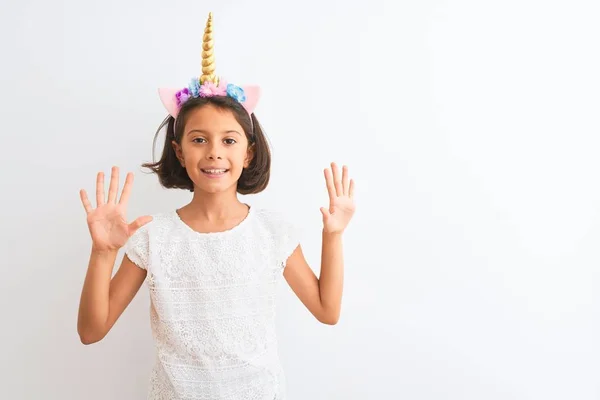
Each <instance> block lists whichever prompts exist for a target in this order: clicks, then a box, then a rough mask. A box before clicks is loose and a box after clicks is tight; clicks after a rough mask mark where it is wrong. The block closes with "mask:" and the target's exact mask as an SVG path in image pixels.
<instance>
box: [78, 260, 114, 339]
mask: <svg viewBox="0 0 600 400" xmlns="http://www.w3.org/2000/svg"><path fill="white" fill-rule="evenodd" d="M116 258H117V251H95V250H93V251H92V253H91V255H90V261H89V265H88V269H87V274H86V277H85V281H84V284H83V290H82V292H81V300H80V303H79V317H78V321H77V331H78V333H79V336H80V337H81V339H82V341H84V342H93V341H95V340H99V339H100V338H101V336H102V335H103V334H104V330H105V326H106V321H107V319H108V315H109V293H110V281H111V276H112V271H113V268H114V265H115V260H116Z"/></svg>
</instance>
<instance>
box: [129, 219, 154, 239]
mask: <svg viewBox="0 0 600 400" xmlns="http://www.w3.org/2000/svg"><path fill="white" fill-rule="evenodd" d="M150 221H152V217H151V216H149V215H145V216H143V217H139V218H138V219H136V220H135V221H133V222H132V223H130V224H129V234H130V235H133V234H134V233H135V231H137V230H138V229H140V228H141V227H142V226H144V225H146V224H147V223H148V222H150Z"/></svg>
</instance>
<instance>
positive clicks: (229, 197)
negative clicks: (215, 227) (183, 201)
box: [182, 188, 248, 221]
mask: <svg viewBox="0 0 600 400" xmlns="http://www.w3.org/2000/svg"><path fill="white" fill-rule="evenodd" d="M182 211H185V212H187V213H189V214H188V215H194V216H195V217H196V218H201V219H204V220H207V221H222V220H227V219H231V218H235V217H236V216H239V215H240V214H246V213H247V212H248V206H246V205H245V204H244V203H242V202H241V201H240V200H239V199H238V197H237V192H236V191H235V188H234V190H233V191H227V192H221V193H206V192H201V191H198V190H194V197H193V198H192V201H191V202H190V203H189V204H188V205H186V206H185V207H183V208H182Z"/></svg>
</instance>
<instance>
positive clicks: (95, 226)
mask: <svg viewBox="0 0 600 400" xmlns="http://www.w3.org/2000/svg"><path fill="white" fill-rule="evenodd" d="M132 185H133V174H131V173H129V174H127V178H126V179H125V185H124V186H123V191H122V193H121V198H120V199H119V201H118V202H117V192H118V189H119V169H118V168H117V167H113V168H112V172H111V177H110V185H109V189H108V200H107V201H105V198H104V173H102V172H99V173H98V176H97V178H96V203H97V206H96V208H93V207H92V204H91V203H90V201H89V199H88V196H87V193H86V192H85V190H81V191H80V196H81V202H82V203H83V207H84V208H85V211H86V213H87V224H88V228H89V230H90V235H91V236H92V243H93V247H94V249H96V250H103V251H104V250H118V249H120V248H121V247H123V246H124V245H125V243H127V240H128V239H129V238H130V237H131V235H133V234H134V233H135V231H137V230H138V229H139V228H140V227H142V226H143V225H145V224H147V223H148V222H150V221H151V220H152V217H150V216H144V217H139V218H138V219H136V220H135V221H133V222H132V223H129V224H128V223H127V217H126V210H127V202H128V200H129V195H130V193H131V187H132Z"/></svg>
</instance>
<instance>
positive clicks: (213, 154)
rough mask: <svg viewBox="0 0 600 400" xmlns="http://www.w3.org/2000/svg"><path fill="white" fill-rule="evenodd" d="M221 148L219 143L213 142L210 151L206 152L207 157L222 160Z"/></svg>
mask: <svg viewBox="0 0 600 400" xmlns="http://www.w3.org/2000/svg"><path fill="white" fill-rule="evenodd" d="M220 152H221V149H220V147H219V145H218V144H217V143H213V144H212V145H211V146H210V147H209V149H208V152H207V153H206V158H207V159H208V160H221V159H222V157H221V154H220Z"/></svg>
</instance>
